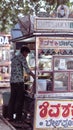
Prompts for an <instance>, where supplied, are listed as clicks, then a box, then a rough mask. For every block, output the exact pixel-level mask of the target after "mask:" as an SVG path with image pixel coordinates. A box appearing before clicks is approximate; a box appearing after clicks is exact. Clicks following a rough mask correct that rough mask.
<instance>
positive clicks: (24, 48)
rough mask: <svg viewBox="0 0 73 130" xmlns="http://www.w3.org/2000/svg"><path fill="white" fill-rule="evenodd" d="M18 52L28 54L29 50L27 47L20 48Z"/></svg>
mask: <svg viewBox="0 0 73 130" xmlns="http://www.w3.org/2000/svg"><path fill="white" fill-rule="evenodd" d="M20 52H21V53H23V52H28V53H30V49H29V48H28V47H27V46H22V47H21V49H20Z"/></svg>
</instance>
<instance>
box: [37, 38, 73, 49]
mask: <svg viewBox="0 0 73 130" xmlns="http://www.w3.org/2000/svg"><path fill="white" fill-rule="evenodd" d="M47 47H49V48H57V49H58V48H61V49H62V48H63V49H64V48H67V49H69V48H70V49H73V39H70V38H69V39H65V37H64V38H57V37H56V38H55V37H52V38H49V37H40V38H39V48H47Z"/></svg>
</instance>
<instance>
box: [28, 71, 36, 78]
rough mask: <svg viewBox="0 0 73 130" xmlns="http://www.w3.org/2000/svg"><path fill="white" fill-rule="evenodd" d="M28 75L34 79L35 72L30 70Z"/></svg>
mask: <svg viewBox="0 0 73 130" xmlns="http://www.w3.org/2000/svg"><path fill="white" fill-rule="evenodd" d="M29 75H31V76H32V77H33V79H35V74H34V73H33V72H32V71H30V73H29Z"/></svg>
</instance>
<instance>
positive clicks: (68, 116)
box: [34, 99, 73, 130]
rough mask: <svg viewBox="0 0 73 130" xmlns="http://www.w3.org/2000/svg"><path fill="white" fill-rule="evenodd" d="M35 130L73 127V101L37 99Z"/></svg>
mask: <svg viewBox="0 0 73 130" xmlns="http://www.w3.org/2000/svg"><path fill="white" fill-rule="evenodd" d="M35 106H36V109H35V121H34V130H36V129H37V130H38V129H39V130H42V129H45V130H47V128H72V127H73V100H67V99H65V100H64V99H60V100H58V99H37V100H36V104H35Z"/></svg>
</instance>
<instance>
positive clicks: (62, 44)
mask: <svg viewBox="0 0 73 130" xmlns="http://www.w3.org/2000/svg"><path fill="white" fill-rule="evenodd" d="M68 15H69V14H68ZM68 15H67V16H68ZM24 19H25V17H24ZM31 19H32V17H31V16H30V22H31ZM22 21H23V23H24V25H25V22H24V20H22ZM33 21H34V22H33V23H34V24H33V26H31V27H33V31H32V29H31V28H30V30H29V31H28V32H27V34H28V35H23V36H21V37H17V38H13V39H12V41H13V42H15V44H16V46H18V45H19V44H21V43H23V44H27V46H29V47H30V48H32V47H33V46H34V47H33V48H34V49H33V51H32V53H31V55H30V56H29V59H28V62H29V66H30V67H31V69H32V71H34V72H35V85H34V87H33V88H35V89H33V92H34V91H35V93H34V98H35V109H34V125H33V129H34V130H55V129H58V130H59V129H60V130H64V129H65V130H71V129H73V18H71V17H64V18H59V17H58V16H57V17H56V18H53V17H49V18H48V17H35V18H34V20H33ZM22 25H23V24H22ZM22 25H21V30H22ZM30 25H32V23H31V24H30ZM24 30H25V29H24ZM13 31H16V30H14V29H13V30H12V32H13ZM22 32H23V34H25V31H23V30H22ZM32 63H33V64H32Z"/></svg>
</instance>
